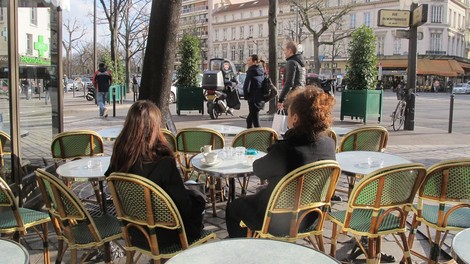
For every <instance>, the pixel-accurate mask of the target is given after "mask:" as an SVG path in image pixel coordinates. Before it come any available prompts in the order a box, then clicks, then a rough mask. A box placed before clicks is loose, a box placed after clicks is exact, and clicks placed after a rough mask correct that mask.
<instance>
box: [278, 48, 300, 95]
mask: <svg viewBox="0 0 470 264" xmlns="http://www.w3.org/2000/svg"><path fill="white" fill-rule="evenodd" d="M305 65H306V63H305V59H304V57H303V56H302V55H301V54H295V55H292V56H290V57H289V58H287V62H286V67H285V71H284V74H285V75H284V88H283V89H282V92H281V94H280V95H279V102H280V103H282V102H284V99H285V98H286V95H287V93H288V92H289V91H290V90H291V89H295V88H296V87H297V86H305V78H306V72H305Z"/></svg>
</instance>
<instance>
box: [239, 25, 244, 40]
mask: <svg viewBox="0 0 470 264" xmlns="http://www.w3.org/2000/svg"><path fill="white" fill-rule="evenodd" d="M244 38H245V26H240V39H244Z"/></svg>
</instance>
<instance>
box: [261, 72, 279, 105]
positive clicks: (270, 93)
mask: <svg viewBox="0 0 470 264" xmlns="http://www.w3.org/2000/svg"><path fill="white" fill-rule="evenodd" d="M261 91H262V93H263V100H264V101H265V102H269V101H271V100H272V99H273V98H274V97H276V95H277V88H276V86H274V84H273V82H272V81H271V79H270V78H269V77H268V76H265V77H264V80H263V82H262V83H261Z"/></svg>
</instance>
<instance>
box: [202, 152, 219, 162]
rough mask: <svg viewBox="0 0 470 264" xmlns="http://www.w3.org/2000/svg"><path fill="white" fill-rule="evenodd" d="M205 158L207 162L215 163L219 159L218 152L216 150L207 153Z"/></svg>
mask: <svg viewBox="0 0 470 264" xmlns="http://www.w3.org/2000/svg"><path fill="white" fill-rule="evenodd" d="M204 159H205V160H206V163H214V162H215V161H216V160H217V153H216V152H208V153H205V154H204Z"/></svg>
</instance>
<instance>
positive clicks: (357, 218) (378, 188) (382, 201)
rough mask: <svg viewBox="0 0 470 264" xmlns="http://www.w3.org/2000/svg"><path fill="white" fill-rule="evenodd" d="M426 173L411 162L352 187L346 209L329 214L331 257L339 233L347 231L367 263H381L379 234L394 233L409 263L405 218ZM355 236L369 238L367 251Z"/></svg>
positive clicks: (418, 165)
mask: <svg viewBox="0 0 470 264" xmlns="http://www.w3.org/2000/svg"><path fill="white" fill-rule="evenodd" d="M425 175H426V169H425V168H424V166H423V165H422V164H414V163H410V164H402V165H396V166H391V167H386V168H382V169H380V170H377V171H374V172H372V173H370V174H368V175H366V176H365V177H364V178H363V179H362V180H361V181H360V182H359V183H358V184H357V185H356V187H354V189H353V191H352V193H351V197H350V199H349V201H348V205H347V208H346V210H344V211H336V212H331V213H329V214H328V219H329V220H331V221H332V222H333V228H332V238H331V251H330V254H331V256H333V257H335V255H336V240H337V237H338V234H339V233H340V232H348V233H352V234H353V235H355V237H356V239H357V240H358V244H359V246H360V247H361V249H362V250H363V252H364V254H365V255H366V257H367V263H380V244H381V237H382V236H384V235H388V234H395V233H397V234H399V235H400V238H401V240H402V243H403V252H404V256H405V260H406V263H411V258H410V252H409V248H408V243H407V240H406V235H405V232H406V218H407V216H408V213H409V210H410V207H411V206H412V204H413V199H414V197H415V195H416V192H417V191H418V188H419V186H420V185H421V183H422V181H423V179H424V176H425ZM338 227H339V228H338ZM358 236H365V237H367V238H368V248H367V250H366V249H365V248H364V247H363V245H362V244H361V243H360V242H359V239H358ZM397 243H398V242H397Z"/></svg>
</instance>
